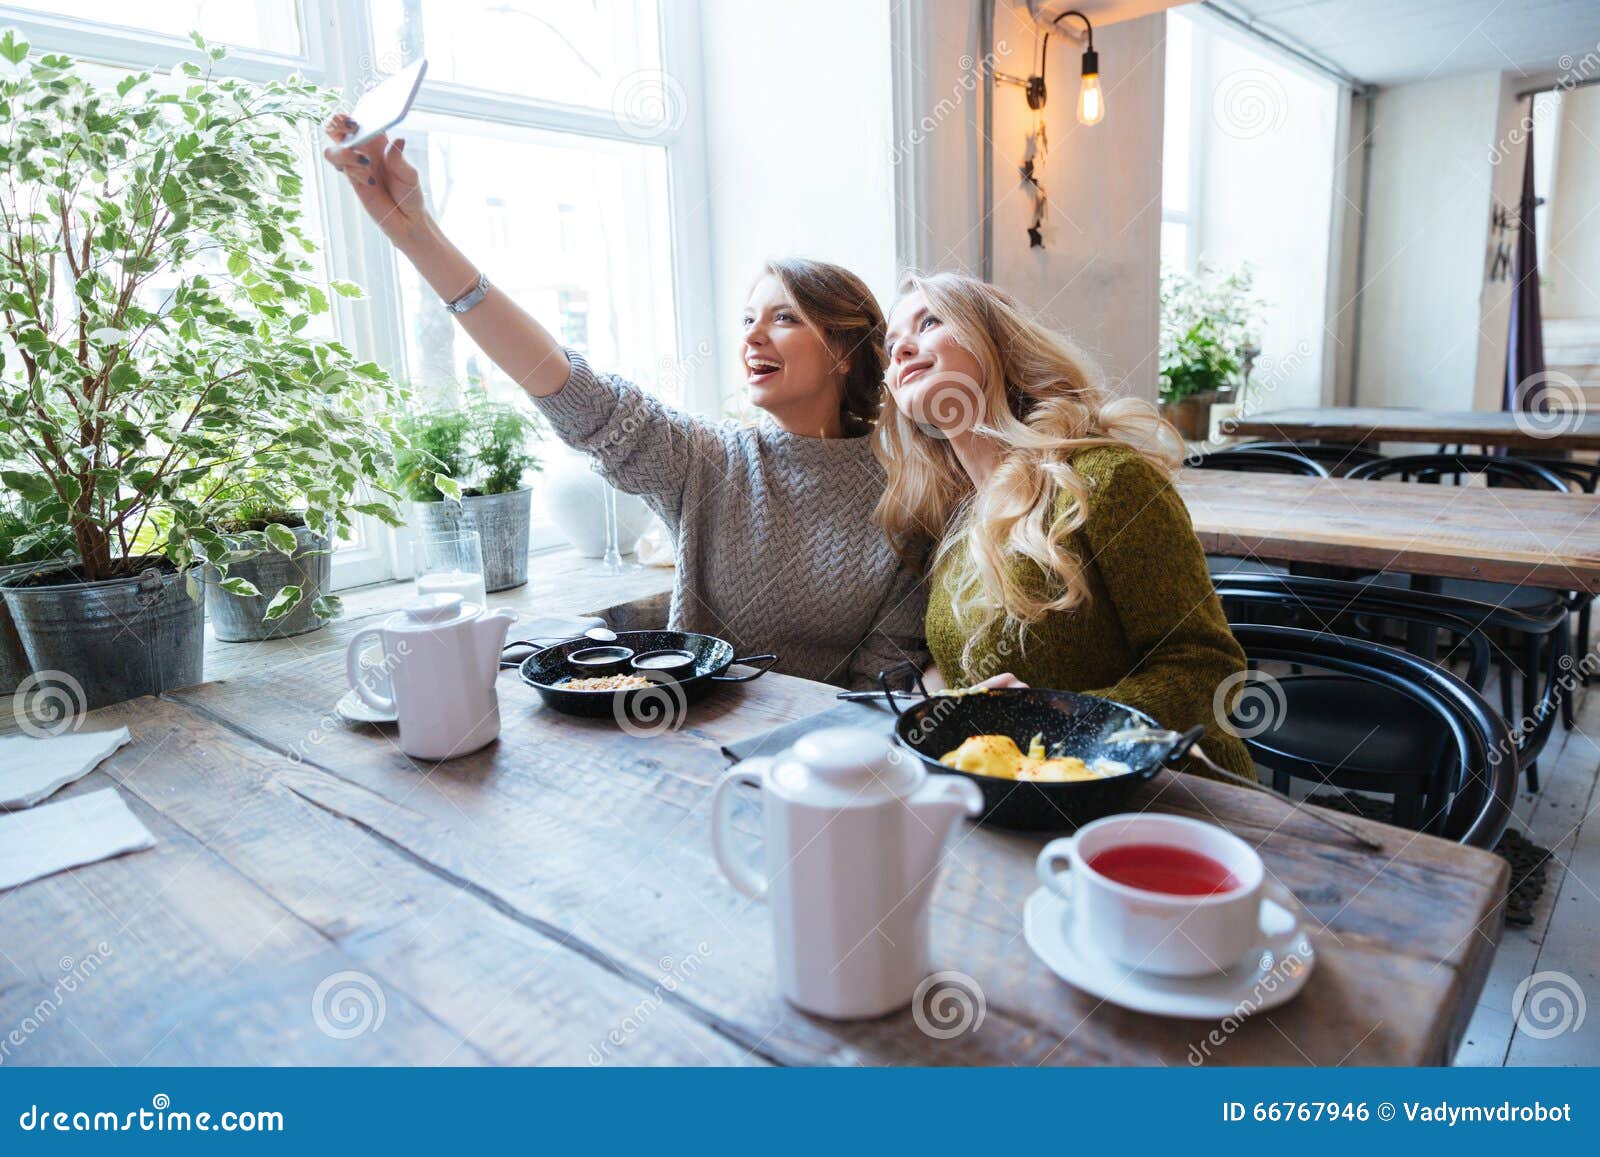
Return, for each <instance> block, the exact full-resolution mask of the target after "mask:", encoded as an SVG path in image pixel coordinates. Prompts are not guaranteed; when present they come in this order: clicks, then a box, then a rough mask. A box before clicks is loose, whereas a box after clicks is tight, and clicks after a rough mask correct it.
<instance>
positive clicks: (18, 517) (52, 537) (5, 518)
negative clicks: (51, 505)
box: [0, 502, 72, 695]
mask: <svg viewBox="0 0 1600 1157" xmlns="http://www.w3.org/2000/svg"><path fill="white" fill-rule="evenodd" d="M39 529H40V527H39V525H38V522H37V520H36V519H35V518H34V517H33V516H32V512H31V511H30V510H29V509H28V506H27V504H26V503H21V502H17V503H9V504H0V579H4V578H7V577H9V576H11V575H14V574H24V573H26V572H28V571H32V570H39V569H41V568H43V567H49V566H54V565H56V564H58V563H60V562H62V561H70V560H71V558H72V540H71V538H70V537H69V536H68V535H67V533H66V531H65V530H63V529H62V528H61V527H59V526H57V527H53V528H46V529H47V532H46V534H45V535H44V536H43V537H41V536H40V535H39V534H38V533H37V531H38V530H39ZM22 542H27V543H29V544H30V545H28V546H27V547H26V548H19V546H18V544H19V543H22ZM29 669H30V668H29V665H28V659H27V656H26V655H25V654H24V653H23V650H22V640H21V638H19V637H18V635H17V627H16V624H15V623H13V622H12V621H11V612H10V611H8V610H6V604H5V600H4V599H0V695H10V694H11V693H12V692H13V691H15V690H16V689H17V684H18V683H20V682H22V680H23V678H24V677H25V676H26V675H27V674H28V671H29Z"/></svg>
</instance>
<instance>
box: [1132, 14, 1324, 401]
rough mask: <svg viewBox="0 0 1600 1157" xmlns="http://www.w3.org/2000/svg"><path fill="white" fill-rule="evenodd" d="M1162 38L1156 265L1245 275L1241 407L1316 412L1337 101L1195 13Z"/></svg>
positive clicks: (1317, 78)
mask: <svg viewBox="0 0 1600 1157" xmlns="http://www.w3.org/2000/svg"><path fill="white" fill-rule="evenodd" d="M1166 26H1167V43H1166V118H1165V124H1164V127H1163V157H1162V181H1161V186H1162V189H1161V264H1162V266H1163V267H1165V268H1167V269H1173V270H1178V271H1185V272H1189V271H1193V270H1194V269H1195V268H1196V267H1197V266H1198V265H1200V264H1201V263H1204V264H1205V265H1207V266H1209V267H1210V268H1212V269H1214V270H1217V271H1222V272H1232V271H1236V270H1239V269H1241V268H1245V267H1248V268H1249V269H1250V271H1251V272H1252V275H1253V278H1254V283H1255V291H1256V293H1257V295H1258V296H1259V297H1260V298H1261V299H1263V300H1264V301H1265V302H1266V310H1265V315H1264V317H1263V325H1262V327H1261V354H1260V356H1259V357H1258V358H1257V359H1256V361H1255V367H1254V372H1253V373H1252V375H1251V379H1250V380H1251V387H1252V393H1251V399H1252V405H1253V406H1254V407H1255V408H1268V407H1271V408H1281V407H1289V406H1315V405H1322V404H1325V403H1326V402H1328V401H1330V400H1331V397H1330V390H1331V367H1325V362H1324V351H1325V347H1326V345H1327V341H1328V338H1327V336H1326V335H1327V334H1329V333H1331V332H1333V326H1334V324H1335V319H1334V318H1333V317H1332V316H1331V313H1330V309H1329V295H1328V286H1327V277H1328V268H1329V261H1330V256H1331V255H1330V247H1331V243H1332V241H1331V239H1332V236H1333V233H1332V225H1333V210H1334V206H1335V205H1341V206H1342V205H1343V197H1342V196H1341V195H1339V194H1338V193H1337V192H1336V189H1335V181H1336V179H1337V173H1338V169H1337V166H1336V161H1337V159H1338V158H1337V156H1336V140H1337V135H1338V124H1339V107H1340V104H1341V103H1343V102H1344V100H1345V96H1344V93H1343V90H1341V87H1340V85H1338V84H1337V83H1335V82H1334V81H1332V80H1330V79H1328V78H1327V77H1325V76H1322V75H1320V74H1317V73H1313V72H1310V71H1309V70H1308V69H1306V68H1305V67H1304V66H1302V65H1300V64H1298V63H1296V62H1295V61H1293V60H1292V59H1290V58H1289V57H1287V56H1284V55H1282V54H1280V53H1279V52H1277V51H1276V50H1275V49H1273V48H1271V47H1270V46H1268V45H1266V44H1265V43H1263V42H1262V41H1260V40H1258V39H1257V38H1255V37H1253V36H1249V35H1247V34H1244V33H1241V32H1238V31H1237V30H1235V29H1233V28H1232V27H1231V26H1229V25H1227V24H1225V23H1224V22H1222V21H1220V20H1218V19H1217V18H1215V17H1212V16H1209V15H1208V14H1207V13H1206V12H1205V11H1204V10H1199V11H1194V12H1190V11H1186V10H1182V9H1172V10H1169V11H1168V12H1167V14H1166Z"/></svg>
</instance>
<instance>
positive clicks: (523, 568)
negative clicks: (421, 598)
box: [395, 390, 540, 591]
mask: <svg viewBox="0 0 1600 1157" xmlns="http://www.w3.org/2000/svg"><path fill="white" fill-rule="evenodd" d="M400 429H401V433H402V435H403V437H404V439H405V442H406V444H407V445H406V448H404V449H402V450H401V451H400V452H399V453H398V454H396V456H395V462H396V473H397V484H398V487H399V489H400V491H401V492H402V493H404V494H405V495H406V497H408V498H410V499H411V512H412V513H411V526H412V528H413V529H414V530H415V531H416V532H417V533H418V534H421V535H431V534H448V533H451V532H454V531H466V530H476V531H477V532H478V537H479V540H480V541H481V543H482V546H483V582H484V588H485V589H486V590H488V591H504V590H510V589H511V588H512V587H520V586H522V585H523V584H524V583H526V582H527V581H528V544H529V533H530V527H531V522H532V515H533V489H532V487H529V486H525V485H523V476H524V475H526V474H527V472H528V471H529V470H538V469H539V468H540V466H539V460H538V458H536V457H535V456H534V455H533V454H532V453H530V452H529V450H528V444H529V442H530V441H531V440H532V438H533V437H534V435H535V434H536V433H537V432H538V423H537V421H536V420H535V419H534V418H533V417H531V416H530V415H529V414H528V413H527V412H525V411H523V410H520V409H518V408H516V407H515V406H510V405H506V404H505V403H503V402H494V401H490V400H489V398H488V397H486V396H485V395H484V394H483V393H482V392H481V391H478V390H472V391H469V392H468V393H467V397H466V401H465V403H464V404H463V405H462V406H461V407H460V408H459V409H432V410H422V411H418V412H416V413H413V414H410V415H408V416H407V417H405V418H404V419H402V420H401V422H400Z"/></svg>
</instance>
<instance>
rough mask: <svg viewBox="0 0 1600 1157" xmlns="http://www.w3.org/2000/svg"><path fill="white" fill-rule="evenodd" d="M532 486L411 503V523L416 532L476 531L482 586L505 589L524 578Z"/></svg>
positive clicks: (523, 580) (526, 576) (515, 585)
mask: <svg viewBox="0 0 1600 1157" xmlns="http://www.w3.org/2000/svg"><path fill="white" fill-rule="evenodd" d="M532 516H533V489H532V488H531V487H527V486H525V487H523V488H522V489H521V490H513V491H511V492H510V493H508V494H475V495H469V496H468V497H466V498H463V499H462V500H461V502H460V504H459V505H457V504H456V503H454V502H449V501H446V502H413V503H412V504H411V525H412V528H413V529H414V530H415V531H416V532H417V533H418V534H419V535H428V534H450V533H453V532H462V531H468V530H476V531H477V532H478V538H479V539H480V540H481V541H482V543H483V585H484V589H485V590H487V591H491V592H492V591H507V590H510V589H511V588H512V587H520V586H522V584H524V583H525V582H527V581H528V527H529V522H530V520H531V518H532Z"/></svg>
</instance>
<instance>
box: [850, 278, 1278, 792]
mask: <svg viewBox="0 0 1600 1157" xmlns="http://www.w3.org/2000/svg"><path fill="white" fill-rule="evenodd" d="M886 352H887V353H888V355H889V369H888V386H889V390H888V397H887V399H886V401H885V404H884V415H883V417H882V419H881V420H880V421H879V423H878V429H877V433H876V435H875V440H876V441H877V443H878V447H879V453H880V456H881V457H882V459H883V463H884V467H885V469H886V470H887V472H888V486H887V487H886V489H885V490H884V494H883V497H882V499H881V500H880V502H879V504H878V510H877V517H878V520H879V524H880V525H881V526H883V528H884V530H885V533H886V534H887V535H888V537H889V539H890V541H891V542H893V543H894V544H895V545H896V547H897V548H899V549H901V550H903V551H908V552H920V551H921V550H923V549H925V548H926V547H927V546H928V545H934V546H935V551H934V554H933V558H932V563H931V575H930V579H929V588H928V613H927V619H926V627H927V639H928V646H929V649H930V650H931V651H932V654H933V658H934V660H935V662H936V663H937V665H938V672H937V673H938V675H939V677H940V678H942V680H943V681H944V682H945V683H946V684H948V685H949V686H952V687H967V686H973V685H975V684H980V683H981V684H985V685H988V686H1007V685H1011V686H1015V685H1017V684H1018V683H1023V684H1025V685H1033V686H1040V687H1050V688H1055V689H1058V690H1064V691H1080V692H1085V693H1088V694H1093V695H1098V696H1102V697H1104V698H1107V699H1114V700H1116V701H1118V702H1121V703H1126V704H1128V705H1129V706H1132V707H1137V708H1140V709H1141V710H1143V711H1146V712H1148V713H1149V714H1150V715H1152V716H1154V717H1155V719H1156V720H1157V721H1158V722H1159V723H1161V724H1162V725H1163V726H1165V727H1171V728H1175V729H1180V730H1181V729H1184V728H1188V727H1192V726H1194V725H1195V724H1197V723H1203V724H1205V725H1206V728H1207V737H1206V740H1205V743H1204V746H1205V749H1206V752H1207V754H1208V755H1210V756H1211V758H1212V759H1214V760H1216V761H1217V762H1218V763H1220V764H1222V765H1223V766H1225V767H1227V768H1229V769H1230V770H1232V771H1235V772H1237V773H1239V774H1241V775H1253V774H1254V772H1253V768H1252V765H1251V761H1250V756H1249V753H1248V752H1247V751H1246V749H1245V746H1244V744H1243V743H1242V742H1241V741H1240V740H1239V738H1238V737H1237V735H1235V734H1233V733H1231V732H1229V731H1228V730H1227V729H1226V728H1225V726H1223V723H1224V721H1225V716H1226V712H1225V710H1224V706H1225V705H1224V704H1223V703H1222V702H1221V700H1222V699H1223V698H1224V697H1225V696H1226V694H1227V691H1228V690H1230V689H1231V688H1232V687H1233V686H1234V685H1236V684H1237V683H1238V681H1239V680H1238V679H1237V678H1231V677H1232V676H1235V675H1237V674H1238V673H1239V672H1242V671H1243V670H1244V669H1245V657H1244V652H1243V651H1242V650H1241V649H1240V647H1239V644H1238V643H1237V642H1236V641H1235V640H1234V638H1233V635H1232V633H1231V632H1230V631H1229V630H1228V624H1227V621H1226V619H1225V618H1224V617H1223V614H1222V607H1221V604H1220V603H1219V602H1218V600H1217V596H1216V592H1215V591H1214V590H1213V589H1212V586H1211V578H1210V575H1209V574H1208V572H1207V568H1206V560H1205V553H1204V551H1203V550H1202V548H1201V546H1200V542H1199V539H1197V538H1196V537H1195V533H1194V528H1193V526H1192V524H1191V523H1190V521H1189V513H1188V511H1187V510H1186V509H1185V508H1184V505H1183V500H1182V499H1181V498H1179V497H1178V494H1177V491H1176V490H1174V489H1173V486H1172V476H1173V474H1174V472H1175V471H1176V469H1177V466H1178V463H1179V462H1180V461H1181V460H1182V456H1183V443H1182V442H1181V440H1180V439H1179V438H1178V434H1177V431H1176V430H1174V429H1173V428H1172V427H1171V426H1170V425H1169V424H1168V423H1166V422H1165V421H1163V420H1162V419H1161V417H1160V415H1159V414H1158V413H1157V411H1156V409H1155V407H1154V406H1153V405H1152V404H1150V403H1149V402H1145V401H1141V400H1138V399H1134V398H1115V397H1113V396H1112V395H1111V394H1110V393H1109V392H1108V391H1107V390H1106V389H1105V388H1104V386H1102V385H1101V383H1100V382H1099V381H1098V380H1097V378H1096V376H1095V374H1094V370H1093V368H1092V365H1091V363H1090V362H1089V360H1088V359H1087V358H1086V357H1085V356H1084V355H1083V354H1082V353H1081V352H1080V351H1079V350H1078V349H1077V348H1076V347H1075V346H1073V345H1072V344H1071V343H1070V342H1068V341H1067V340H1066V339H1064V338H1062V337H1061V336H1060V335H1058V334H1055V333H1053V332H1051V331H1050V330H1048V329H1046V328H1045V327H1043V326H1041V325H1039V324H1038V323H1036V322H1034V321H1033V320H1032V319H1030V318H1028V317H1026V316H1025V315H1024V314H1023V313H1022V312H1021V311H1020V310H1019V309H1018V308H1017V307H1016V305H1015V304H1014V303H1013V302H1012V301H1011V299H1010V298H1008V297H1007V296H1006V295H1005V294H1003V293H1001V292H1000V291H999V290H997V289H995V288H994V287H993V286H991V285H987V284H985V283H983V282H981V281H978V280H976V279H974V278H970V277H964V276H961V275H958V274H952V273H940V274H935V275H933V276H930V277H911V278H908V279H907V280H906V282H905V283H904V284H903V285H902V286H901V294H900V298H899V300H898V301H897V302H896V303H895V306H894V309H893V310H892V311H891V314H890V317H889V326H888V338H887V345H886ZM930 537H931V538H933V539H935V540H936V542H934V543H931V544H930V542H929V539H930Z"/></svg>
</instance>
